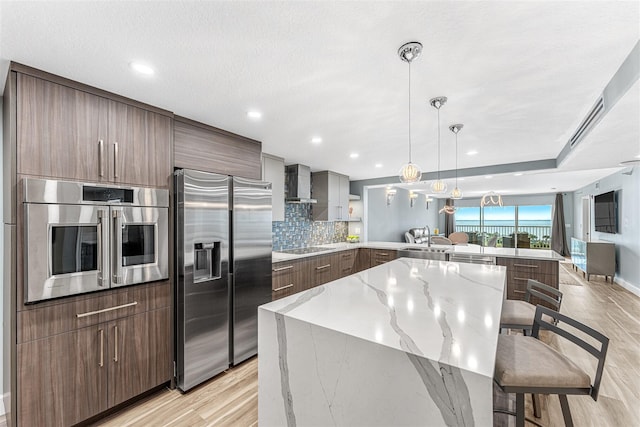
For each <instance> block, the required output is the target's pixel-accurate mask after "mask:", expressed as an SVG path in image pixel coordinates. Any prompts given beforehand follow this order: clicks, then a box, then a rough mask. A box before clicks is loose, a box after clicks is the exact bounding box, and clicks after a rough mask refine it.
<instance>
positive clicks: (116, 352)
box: [113, 326, 118, 362]
mask: <svg viewBox="0 0 640 427" xmlns="http://www.w3.org/2000/svg"><path fill="white" fill-rule="evenodd" d="M115 337H116V344H115V345H114V348H115V351H114V352H113V361H114V362H118V327H117V326H116V329H115Z"/></svg>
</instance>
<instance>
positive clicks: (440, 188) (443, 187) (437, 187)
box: [429, 96, 447, 194]
mask: <svg viewBox="0 0 640 427" xmlns="http://www.w3.org/2000/svg"><path fill="white" fill-rule="evenodd" d="M446 102H447V97H446V96H438V97H436V98H432V99H431V100H429V104H431V106H432V107H433V108H435V109H436V110H438V179H437V180H436V181H434V182H432V183H431V192H433V193H436V194H443V193H445V192H446V191H447V183H446V182H444V181H443V180H441V179H440V108H441V107H442V106H443V105H444V104H446Z"/></svg>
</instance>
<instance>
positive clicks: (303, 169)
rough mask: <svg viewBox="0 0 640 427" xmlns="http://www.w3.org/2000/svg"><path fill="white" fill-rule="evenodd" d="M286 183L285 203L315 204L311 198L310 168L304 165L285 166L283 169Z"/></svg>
mask: <svg viewBox="0 0 640 427" xmlns="http://www.w3.org/2000/svg"><path fill="white" fill-rule="evenodd" d="M285 172H286V179H285V182H286V183H287V188H286V193H287V195H286V198H285V199H284V200H285V202H287V203H317V201H316V200H315V199H312V198H311V168H310V167H309V166H305V165H299V164H298V165H287V166H286V167H285Z"/></svg>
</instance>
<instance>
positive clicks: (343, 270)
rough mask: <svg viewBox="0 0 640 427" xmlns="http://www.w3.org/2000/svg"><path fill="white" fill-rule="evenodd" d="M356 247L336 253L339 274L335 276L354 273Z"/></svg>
mask: <svg viewBox="0 0 640 427" xmlns="http://www.w3.org/2000/svg"><path fill="white" fill-rule="evenodd" d="M356 253H357V249H350V250H347V251H341V252H338V253H337V254H336V256H337V258H338V265H339V266H340V268H339V271H338V273H339V275H338V277H337V278H340V277H345V276H349V275H351V274H353V273H355V266H356V257H357V256H356Z"/></svg>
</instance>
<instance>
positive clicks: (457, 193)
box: [449, 123, 464, 200]
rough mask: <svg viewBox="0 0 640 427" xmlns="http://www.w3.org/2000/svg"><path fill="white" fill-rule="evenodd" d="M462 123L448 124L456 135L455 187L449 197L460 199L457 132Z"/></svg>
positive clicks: (460, 128)
mask: <svg viewBox="0 0 640 427" xmlns="http://www.w3.org/2000/svg"><path fill="white" fill-rule="evenodd" d="M463 127H464V125H463V124H462V123H456V124H455V125H451V126H449V130H450V131H451V132H453V133H454V134H455V135H456V188H454V189H453V191H452V192H451V198H452V199H453V200H460V199H462V190H460V189H459V188H458V133H459V132H460V131H461V130H462V128H463Z"/></svg>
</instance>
